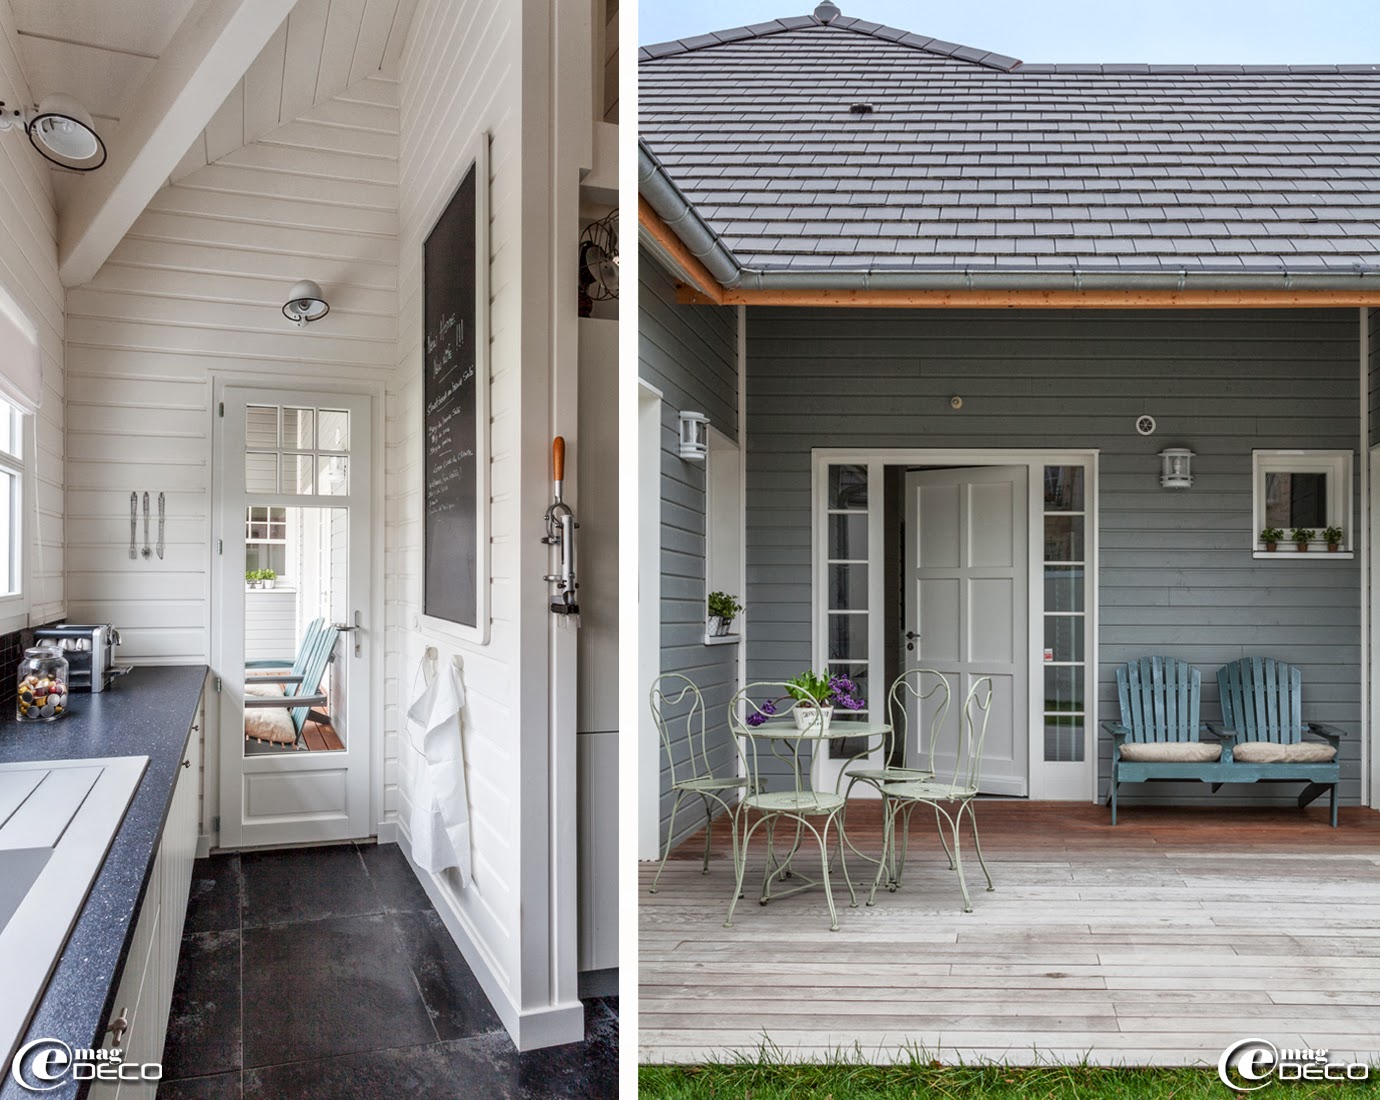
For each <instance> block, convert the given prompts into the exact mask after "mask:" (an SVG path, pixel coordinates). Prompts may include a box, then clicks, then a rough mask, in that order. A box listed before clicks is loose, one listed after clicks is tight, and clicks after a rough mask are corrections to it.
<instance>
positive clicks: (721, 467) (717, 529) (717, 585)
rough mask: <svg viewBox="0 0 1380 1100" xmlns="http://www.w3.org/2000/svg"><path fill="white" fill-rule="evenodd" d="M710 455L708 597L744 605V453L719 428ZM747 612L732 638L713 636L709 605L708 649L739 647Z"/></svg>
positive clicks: (706, 519) (706, 508) (706, 491)
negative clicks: (726, 596) (720, 595)
mask: <svg viewBox="0 0 1380 1100" xmlns="http://www.w3.org/2000/svg"><path fill="white" fill-rule="evenodd" d="M708 439H709V454H708V455H707V456H706V458H705V463H704V595H705V600H706V601H708V598H709V593H711V592H728V593H729V594H730V595H732V596H733V597H735V598H736V599H737V600H738V601H739V602H740V603H742V602H743V585H742V578H743V551H744V542H743V490H742V474H743V469H742V460H743V456H742V451H741V450H740V449H739V447H738V444H736V443H734V442H733V440H731V439H729V438H728V436H726V435H724V434H723V432H721V431H719V430H718V429H717V428H714V427H712V426H711V427H710V428H709V434H708ZM746 615H747V610H746V609H744V611H743V613H742V614H741V615H739V616H738V617H737V618H736V619H734V630H733V632H732V633H730V634H723V635H719V636H717V637H716V636H714V635H712V634H710V633H709V625H708V624H709V608H708V603H707V602H706V604H705V632H704V644H705V645H737V644H738V643H739V642H741V641H742V640H743V628H744V626H745V625H746V624H745V623H744V621H743V620H744V618H745V617H746Z"/></svg>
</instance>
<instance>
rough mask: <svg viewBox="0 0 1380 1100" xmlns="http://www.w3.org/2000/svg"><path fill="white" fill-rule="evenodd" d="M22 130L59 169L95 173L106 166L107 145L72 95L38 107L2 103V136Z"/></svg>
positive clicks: (46, 100)
mask: <svg viewBox="0 0 1380 1100" xmlns="http://www.w3.org/2000/svg"><path fill="white" fill-rule="evenodd" d="M15 126H22V127H23V128H24V132H25V133H26V134H28V135H29V141H30V142H31V143H32V144H33V147H34V148H35V149H37V150H38V151H39V153H41V154H42V155H43V158H44V159H45V160H48V161H51V162H52V163H53V164H56V165H57V166H58V167H59V168H70V169H72V170H73V171H74V172H94V171H95V170H96V169H97V168H99V167H100V166H101V165H102V164H104V163H105V142H104V141H102V140H101V135H100V134H98V133H96V128H95V126H94V125H92V122H91V113H90V112H89V111H87V109H86V108H85V107H83V106H82V105H81V104H80V103H78V102H77V101H76V100H75V99H73V98H72V97H71V96H70V95H62V94H61V93H54V94H53V95H48V96H44V97H43V102H41V103H39V104H38V106H36V107H30V108H27V109H26V108H22V107H20V108H15V107H10V106H8V105H6V104H5V103H4V102H3V101H0V132H4V131H6V130H9V129H12V128H13V127H15Z"/></svg>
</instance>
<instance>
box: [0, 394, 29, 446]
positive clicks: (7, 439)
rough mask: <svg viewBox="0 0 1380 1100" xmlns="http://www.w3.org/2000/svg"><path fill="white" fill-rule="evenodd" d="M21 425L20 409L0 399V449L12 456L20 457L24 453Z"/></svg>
mask: <svg viewBox="0 0 1380 1100" xmlns="http://www.w3.org/2000/svg"><path fill="white" fill-rule="evenodd" d="M19 425H20V420H19V410H18V409H16V408H15V407H14V406H13V405H11V404H10V403H9V402H8V401H5V400H3V399H0V451H4V452H5V453H6V454H7V455H10V456H11V457H12V458H20V457H22V456H23V453H24V448H23V446H22V445H21V443H22V437H21V435H20V427H19Z"/></svg>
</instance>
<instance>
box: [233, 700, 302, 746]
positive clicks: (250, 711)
mask: <svg viewBox="0 0 1380 1100" xmlns="http://www.w3.org/2000/svg"><path fill="white" fill-rule="evenodd" d="M244 735H245V737H252V738H253V739H254V740H255V741H268V742H271V743H272V744H274V745H291V744H293V743H294V742H295V741H296V740H297V728H296V727H295V726H294V725H293V724H292V718H291V717H290V716H289V714H288V712H287V711H286V710H285V709H284V710H279V709H278V708H277V707H245V708H244Z"/></svg>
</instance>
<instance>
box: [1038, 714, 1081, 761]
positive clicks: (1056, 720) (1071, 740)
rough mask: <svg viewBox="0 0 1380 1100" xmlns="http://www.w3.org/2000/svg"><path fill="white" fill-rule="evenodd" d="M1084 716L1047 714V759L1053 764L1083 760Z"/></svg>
mask: <svg viewBox="0 0 1380 1100" xmlns="http://www.w3.org/2000/svg"><path fill="white" fill-rule="evenodd" d="M1083 743H1084V742H1083V718H1082V716H1081V715H1076V714H1047V715H1045V760H1046V761H1048V762H1049V763H1051V764H1081V763H1082V762H1083Z"/></svg>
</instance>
